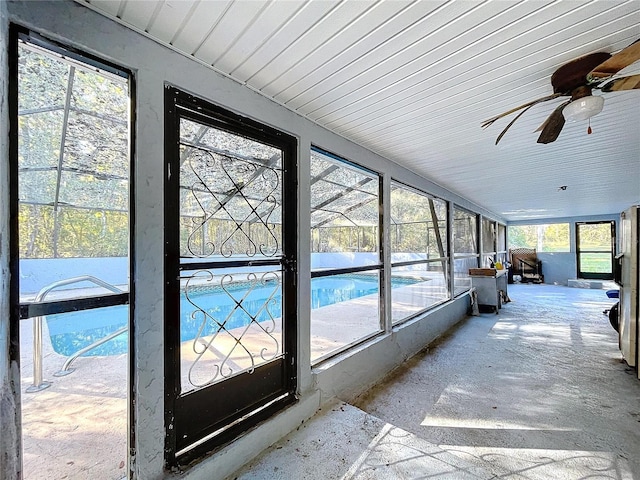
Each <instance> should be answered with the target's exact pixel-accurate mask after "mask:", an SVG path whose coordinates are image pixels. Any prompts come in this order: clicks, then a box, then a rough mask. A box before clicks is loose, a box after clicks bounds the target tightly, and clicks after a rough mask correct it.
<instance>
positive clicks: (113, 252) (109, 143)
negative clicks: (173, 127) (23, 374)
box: [18, 47, 129, 258]
mask: <svg viewBox="0 0 640 480" xmlns="http://www.w3.org/2000/svg"><path fill="white" fill-rule="evenodd" d="M19 54H20V58H19V72H18V75H19V88H18V90H19V91H18V104H19V117H18V139H19V141H18V168H19V176H18V190H19V198H20V206H19V218H18V221H19V245H20V254H21V257H22V258H52V257H54V258H55V257H101V256H126V255H127V253H128V250H129V248H128V242H129V240H128V236H129V235H128V231H129V225H128V222H129V219H128V214H127V213H126V212H127V210H128V208H129V196H128V190H129V180H128V179H129V155H128V136H129V134H128V110H129V98H128V92H127V85H126V83H125V82H124V81H119V80H116V79H113V78H111V77H107V76H105V75H102V74H101V73H99V72H96V71H95V70H94V69H93V68H88V67H87V69H84V68H82V67H80V66H77V65H76V66H72V65H70V64H69V63H67V62H65V61H63V60H62V59H60V58H57V57H55V56H53V55H51V56H50V55H47V54H45V53H43V52H39V51H32V50H30V49H28V48H25V47H21V48H20V52H19ZM69 86H71V89H70V90H69ZM67 105H68V106H69V108H68V110H66V109H65V108H66V106H67ZM65 111H66V112H67V113H68V115H66V116H65ZM65 119H66V124H65ZM56 206H57V208H54V207H56Z"/></svg>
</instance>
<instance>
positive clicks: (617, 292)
mask: <svg viewBox="0 0 640 480" xmlns="http://www.w3.org/2000/svg"><path fill="white" fill-rule="evenodd" d="M607 297H609V298H620V290H607Z"/></svg>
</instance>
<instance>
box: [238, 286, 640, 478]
mask: <svg viewBox="0 0 640 480" xmlns="http://www.w3.org/2000/svg"><path fill="white" fill-rule="evenodd" d="M509 296H510V297H511V299H512V300H513V301H512V302H511V303H509V304H507V305H505V306H504V308H503V309H502V310H501V311H500V314H499V315H495V314H493V313H486V314H482V315H481V316H479V317H470V318H469V319H467V320H466V321H464V322H462V323H461V324H460V325H459V326H458V327H456V328H455V329H454V330H453V331H451V332H449V334H448V335H446V336H445V337H444V338H441V339H440V340H439V341H438V342H436V343H435V344H432V345H431V346H429V348H428V349H426V350H425V351H423V352H421V353H420V354H418V355H417V356H415V357H413V358H412V359H410V360H409V361H407V362H406V363H405V364H403V365H402V366H400V367H399V368H397V369H396V370H395V371H393V372H392V373H391V374H390V375H388V376H387V378H386V379H385V380H384V381H382V382H381V383H379V384H378V385H376V386H375V387H374V388H372V389H371V390H369V391H367V392H365V393H363V394H362V395H361V396H360V397H358V398H356V399H355V400H354V399H351V400H352V401H351V403H350V404H348V403H343V402H337V403H335V404H333V405H331V406H329V407H326V408H325V409H323V410H321V411H320V412H319V413H318V414H317V415H316V416H315V417H314V418H313V419H311V420H310V421H309V422H306V423H305V424H303V425H301V426H300V427H299V428H298V430H297V431H295V432H293V433H291V434H290V435H289V436H287V437H286V438H284V439H283V440H281V441H280V442H278V443H277V444H275V445H274V446H273V447H272V448H271V449H269V450H268V451H266V452H265V453H264V454H263V455H261V456H260V457H259V458H257V459H255V460H254V461H253V462H251V464H250V465H247V466H245V468H244V469H242V470H241V471H240V472H239V473H238V474H237V475H235V476H234V477H233V478H238V479H270V480H275V479H294V478H295V479H323V480H325V479H418V478H438V479H465V478H470V479H471V478H473V479H477V478H480V479H495V478H500V479H510V480H511V479H513V480H516V479H517V480H525V479H526V480H534V479H545V480H547V479H587V478H589V479H624V480H627V479H629V480H632V479H640V423H639V422H640V381H638V380H637V378H636V377H635V372H634V371H632V369H630V368H629V367H628V366H627V365H626V364H625V363H624V361H623V360H622V357H621V355H620V352H619V350H618V346H617V334H616V332H615V331H614V330H613V329H612V328H611V326H610V325H609V322H608V319H607V317H606V316H605V315H603V313H602V311H603V310H604V309H605V308H608V307H609V306H610V305H611V304H612V303H614V302H613V301H612V300H609V299H608V298H607V297H606V295H605V293H604V290H587V289H576V288H568V287H560V286H550V285H510V286H509Z"/></svg>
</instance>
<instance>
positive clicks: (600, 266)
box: [576, 221, 616, 280]
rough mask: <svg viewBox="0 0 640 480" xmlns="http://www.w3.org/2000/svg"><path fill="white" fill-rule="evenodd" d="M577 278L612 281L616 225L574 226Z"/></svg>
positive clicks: (608, 223)
mask: <svg viewBox="0 0 640 480" xmlns="http://www.w3.org/2000/svg"><path fill="white" fill-rule="evenodd" d="M576 245H577V249H576V255H577V264H578V278H586V279H601V280H612V279H613V261H614V257H615V255H616V251H615V245H616V224H615V222H613V221H608V222H584V223H577V224H576Z"/></svg>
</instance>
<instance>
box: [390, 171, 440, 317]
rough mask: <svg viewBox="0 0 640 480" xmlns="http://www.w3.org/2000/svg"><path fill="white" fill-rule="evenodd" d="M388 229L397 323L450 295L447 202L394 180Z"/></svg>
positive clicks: (392, 300) (392, 302) (394, 315)
mask: <svg viewBox="0 0 640 480" xmlns="http://www.w3.org/2000/svg"><path fill="white" fill-rule="evenodd" d="M389 228H390V232H389V233H390V239H391V262H392V263H391V268H392V270H391V272H392V273H391V314H392V319H393V323H397V322H399V321H402V320H404V319H407V318H411V317H412V316H415V315H416V314H418V313H420V312H422V311H424V310H425V309H427V308H429V307H431V306H433V305H436V304H439V303H441V302H443V301H445V300H447V299H448V298H449V287H448V284H449V283H448V277H449V269H448V261H449V255H448V248H447V203H446V202H445V201H443V200H440V199H438V198H434V197H431V196H429V195H426V194H424V193H421V192H418V191H416V190H413V189H411V188H409V187H406V186H404V185H401V184H399V183H396V182H392V184H391V218H390V225H389Z"/></svg>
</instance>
